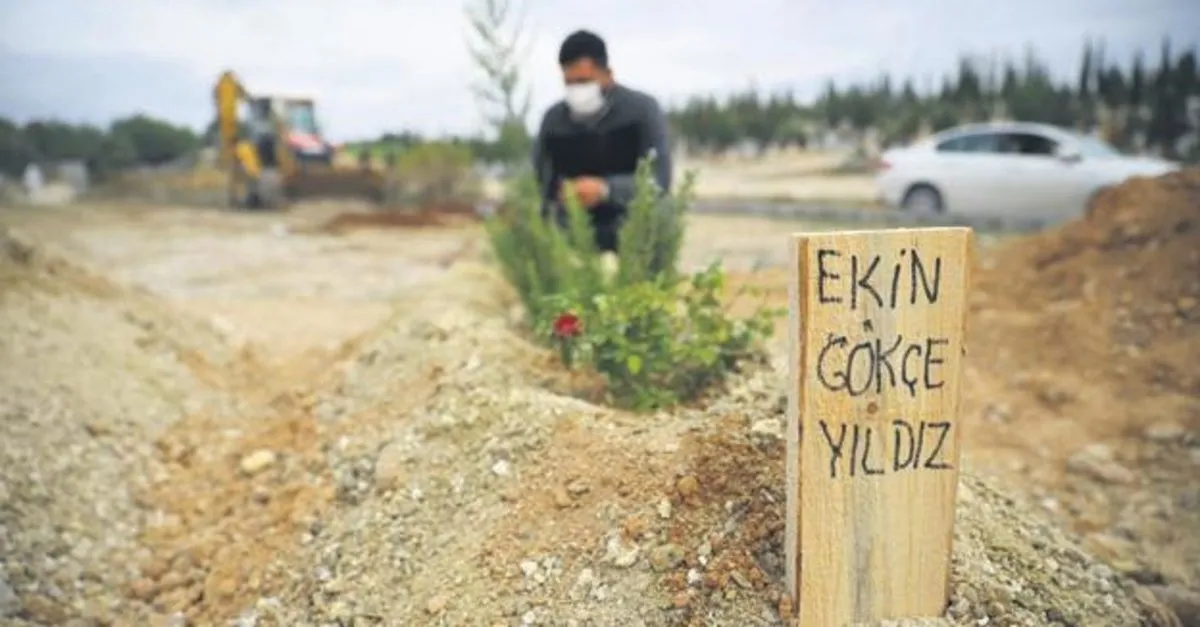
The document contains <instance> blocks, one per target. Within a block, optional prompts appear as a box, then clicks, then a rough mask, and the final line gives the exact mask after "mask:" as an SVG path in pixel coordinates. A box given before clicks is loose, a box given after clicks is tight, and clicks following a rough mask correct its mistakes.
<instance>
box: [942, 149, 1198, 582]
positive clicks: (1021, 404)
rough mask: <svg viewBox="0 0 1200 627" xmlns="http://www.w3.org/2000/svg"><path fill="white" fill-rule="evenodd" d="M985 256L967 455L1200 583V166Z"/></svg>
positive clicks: (1179, 578)
mask: <svg viewBox="0 0 1200 627" xmlns="http://www.w3.org/2000/svg"><path fill="white" fill-rule="evenodd" d="M981 266H982V267H981V270H980V272H979V274H978V277H977V280H976V290H975V299H974V302H973V307H972V313H971V318H970V321H969V325H970V327H971V330H970V333H971V337H970V340H971V342H970V354H969V356H968V365H969V370H968V373H967V375H968V376H967V383H966V390H967V392H966V395H967V402H966V407H967V411H968V413H969V414H974V415H975V416H977V417H978V420H977V421H975V423H974V424H973V425H972V429H971V431H972V434H971V439H972V440H973V441H974V442H975V443H977V444H976V445H975V446H974V447H972V448H973V451H972V452H974V453H975V454H976V455H975V456H976V457H981V456H991V457H993V458H997V457H998V458H1003V459H1004V460H1005V461H1004V462H1003V463H1004V464H1005V465H1007V466H1009V467H1010V468H1011V469H1012V470H1013V471H1015V472H1011V473H1008V474H1010V479H1011V480H1013V481H1014V482H1020V483H1022V484H1024V485H1025V486H1026V488H1025V489H1027V490H1029V489H1032V490H1033V495H1034V498H1035V500H1040V501H1041V503H1042V506H1043V507H1044V509H1046V510H1047V511H1048V512H1049V513H1050V514H1051V515H1053V516H1055V517H1058V518H1060V519H1061V520H1063V521H1065V522H1067V523H1069V524H1071V525H1073V526H1074V527H1075V529H1076V530H1078V531H1079V532H1081V533H1083V534H1086V536H1087V541H1086V544H1087V546H1088V547H1089V548H1090V549H1091V550H1093V551H1094V552H1096V553H1097V554H1098V555H1101V556H1103V557H1104V558H1105V559H1106V560H1107V561H1108V562H1109V563H1111V564H1112V565H1113V566H1114V567H1116V568H1118V569H1119V570H1122V571H1124V572H1127V573H1128V574H1130V575H1133V576H1135V577H1137V578H1138V579H1140V580H1142V581H1144V582H1147V583H1156V584H1162V583H1164V582H1165V583H1170V584H1175V585H1180V586H1184V587H1187V588H1191V589H1192V590H1193V591H1197V592H1193V594H1196V595H1200V482H1198V481H1196V480H1195V477H1196V476H1197V473H1200V367H1198V366H1197V361H1196V355H1197V353H1200V169H1190V170H1185V171H1183V172H1179V173H1175V174H1171V175H1167V176H1164V177H1160V178H1157V179H1135V180H1132V181H1130V182H1128V183H1126V184H1124V185H1122V186H1120V187H1117V188H1115V189H1113V190H1111V191H1109V192H1107V193H1105V194H1103V195H1102V196H1101V197H1100V198H1099V199H1098V202H1097V203H1096V204H1095V205H1094V206H1093V208H1092V209H1091V210H1090V211H1089V212H1088V214H1087V215H1086V216H1085V217H1083V218H1082V219H1080V220H1077V221H1074V222H1072V223H1069V224H1067V225H1065V226H1063V227H1062V228H1061V229H1059V230H1056V231H1052V232H1048V233H1045V234H1041V235H1037V236H1033V237H1029V238H1024V239H1021V240H1017V241H1014V242H1012V243H1010V244H1007V245H1003V246H1000V247H998V248H997V249H996V250H994V252H992V253H990V254H987V255H985V256H984V257H983V258H982V260H981Z"/></svg>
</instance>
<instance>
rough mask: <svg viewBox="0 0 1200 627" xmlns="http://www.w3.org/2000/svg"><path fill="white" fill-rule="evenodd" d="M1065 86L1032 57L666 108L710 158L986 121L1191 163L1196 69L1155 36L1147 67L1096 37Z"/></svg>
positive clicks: (1198, 124) (887, 138)
mask: <svg viewBox="0 0 1200 627" xmlns="http://www.w3.org/2000/svg"><path fill="white" fill-rule="evenodd" d="M1074 75H1075V76H1074V78H1073V79H1072V80H1063V79H1055V77H1054V76H1053V74H1052V73H1051V71H1050V69H1049V67H1048V66H1047V64H1046V63H1045V62H1043V61H1042V60H1041V59H1039V58H1038V56H1037V55H1036V54H1035V53H1033V52H1032V51H1027V52H1026V53H1025V55H1024V58H1021V59H1012V58H1006V59H995V58H990V59H981V58H977V57H970V56H964V57H963V58H961V59H960V61H959V62H958V64H957V68H955V70H954V71H953V72H950V73H948V74H946V75H945V76H943V77H942V78H941V80H940V82H939V83H938V84H936V85H930V84H925V85H918V84H917V83H916V82H915V81H914V80H913V79H912V78H908V79H904V80H902V81H897V80H894V79H893V78H892V77H888V76H882V77H880V78H879V79H877V80H875V81H871V82H869V83H867V84H859V85H838V84H835V83H833V82H829V83H828V84H827V85H826V86H825V88H824V91H823V92H822V93H821V94H820V96H818V97H817V98H816V99H815V101H812V102H808V103H805V102H801V101H800V100H798V99H797V98H796V97H795V96H794V94H793V93H791V92H787V91H784V92H778V93H767V94H763V93H761V92H760V91H758V90H755V89H748V90H746V91H744V92H742V93H737V94H734V95H731V96H728V97H725V98H716V97H712V96H708V97H696V98H692V99H691V100H689V101H688V102H687V103H686V104H684V105H683V106H682V107H678V108H676V109H675V110H673V111H670V112H669V117H670V121H671V125H672V127H673V130H674V134H675V136H676V137H677V138H678V139H682V140H684V141H685V142H686V143H687V145H688V146H689V148H693V149H698V150H701V151H712V152H720V151H723V150H727V149H730V148H733V147H735V146H738V145H740V144H744V143H746V142H749V143H751V144H752V145H755V146H757V147H759V148H760V149H761V148H766V147H768V146H773V145H805V144H807V143H810V142H811V141H813V140H814V139H815V138H814V135H815V134H817V133H820V132H821V131H822V130H828V129H841V130H847V131H851V132H856V134H858V135H859V136H862V134H864V133H867V132H869V131H874V132H875V133H876V134H877V136H878V139H879V140H880V143H882V144H884V145H889V144H895V143H903V142H906V141H910V140H912V139H914V138H915V137H917V136H919V135H920V134H922V133H923V132H930V131H937V130H941V129H944V128H948V127H951V126H954V125H958V124H963V123H969V122H982V121H987V120H990V119H1015V120H1021V121H1028V122H1045V123H1049V124H1055V125H1058V126H1063V127H1068V128H1075V129H1077V130H1080V131H1085V132H1086V131H1091V130H1093V129H1099V130H1100V132H1101V134H1102V136H1103V137H1104V138H1105V139H1107V140H1109V141H1111V142H1112V143H1114V144H1116V145H1117V146H1118V147H1120V148H1123V149H1126V150H1139V151H1140V150H1153V151H1156V152H1159V153H1161V154H1164V155H1165V156H1168V157H1171V158H1190V159H1197V158H1200V145H1197V143H1198V142H1197V141H1196V139H1195V135H1196V134H1197V133H1200V120H1198V118H1200V70H1198V68H1197V62H1196V52H1195V50H1193V49H1187V50H1183V51H1173V50H1172V47H1171V43H1170V41H1169V40H1164V42H1163V44H1162V47H1161V49H1160V51H1159V54H1158V59H1157V61H1156V62H1153V63H1151V62H1148V61H1147V60H1146V58H1145V56H1144V55H1143V53H1141V52H1138V53H1136V54H1135V55H1134V56H1133V58H1132V59H1131V60H1129V61H1128V62H1127V63H1118V62H1114V61H1113V60H1110V59H1109V58H1108V57H1106V56H1105V51H1104V43H1103V41H1102V40H1088V41H1087V42H1086V43H1085V44H1084V48H1083V52H1082V55H1081V61H1080V63H1079V66H1078V68H1077V70H1076V72H1075V73H1074Z"/></svg>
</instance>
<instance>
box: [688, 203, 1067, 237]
mask: <svg viewBox="0 0 1200 627" xmlns="http://www.w3.org/2000/svg"><path fill="white" fill-rule="evenodd" d="M692 211H694V212H696V213H703V214H716V215H754V216H764V217H775V218H783V219H788V220H806V219H810V220H828V221H831V222H847V223H863V224H876V225H877V224H885V225H889V226H918V225H919V226H935V225H937V226H969V227H972V228H975V229H978V230H981V231H1009V232H1013V231H1016V232H1023V231H1039V230H1042V229H1044V228H1046V227H1048V226H1051V225H1052V224H1053V223H1052V222H1049V221H1047V220H1043V219H1040V218H1032V217H990V216H989V217H978V216H969V215H955V214H913V213H907V212H904V211H900V210H896V209H860V208H854V207H844V206H842V207H839V206H837V205H828V204H814V203H803V202H756V201H748V200H730V201H717V200H698V201H696V202H694V203H693V204H692Z"/></svg>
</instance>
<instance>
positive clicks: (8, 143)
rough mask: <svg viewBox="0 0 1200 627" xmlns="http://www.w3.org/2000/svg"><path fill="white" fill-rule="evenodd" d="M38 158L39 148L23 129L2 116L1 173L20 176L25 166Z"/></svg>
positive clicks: (0, 132) (0, 135) (0, 136)
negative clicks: (35, 146) (36, 147)
mask: <svg viewBox="0 0 1200 627" xmlns="http://www.w3.org/2000/svg"><path fill="white" fill-rule="evenodd" d="M37 158H38V154H37V150H36V149H35V148H34V146H33V144H32V143H31V142H30V141H29V138H28V137H27V136H26V135H25V133H24V131H23V129H22V128H21V127H20V126H17V125H16V124H15V123H14V122H12V121H11V120H8V119H5V118H0V174H7V175H9V176H20V175H21V173H22V172H24V171H25V166H27V165H29V164H30V163H31V162H33V161H36V160H37Z"/></svg>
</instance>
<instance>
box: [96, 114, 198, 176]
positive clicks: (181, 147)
mask: <svg viewBox="0 0 1200 627" xmlns="http://www.w3.org/2000/svg"><path fill="white" fill-rule="evenodd" d="M109 134H110V135H114V136H116V135H124V136H126V137H127V138H128V140H129V142H130V143H131V144H132V145H133V149H134V152H135V153H136V154H137V161H138V162H139V163H143V164H147V165H161V164H164V163H169V162H171V161H174V160H176V159H179V158H180V157H182V156H184V155H186V154H188V153H190V152H192V151H194V150H196V149H197V148H199V147H200V143H201V140H200V138H199V137H197V136H196V134H195V133H193V132H192V130H191V129H189V128H186V127H182V126H175V125H173V124H171V123H170V122H166V121H164V120H159V119H156V118H152V117H149V116H146V115H141V114H139V115H134V116H130V117H127V118H122V119H120V120H117V121H115V122H113V123H112V126H111V127H110V128H109ZM122 141H123V140H122Z"/></svg>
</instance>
